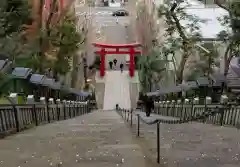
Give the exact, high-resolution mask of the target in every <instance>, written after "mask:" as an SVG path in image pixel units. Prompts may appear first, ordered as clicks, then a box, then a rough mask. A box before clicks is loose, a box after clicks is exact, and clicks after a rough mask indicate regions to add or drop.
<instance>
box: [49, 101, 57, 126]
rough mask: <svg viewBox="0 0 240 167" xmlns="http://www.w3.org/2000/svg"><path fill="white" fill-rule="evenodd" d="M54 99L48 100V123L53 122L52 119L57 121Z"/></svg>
mask: <svg viewBox="0 0 240 167" xmlns="http://www.w3.org/2000/svg"><path fill="white" fill-rule="evenodd" d="M54 107H55V106H54V99H53V98H49V99H48V122H51V119H52V120H54V119H55V116H56V115H55V112H54Z"/></svg>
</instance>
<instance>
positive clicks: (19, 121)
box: [3, 93, 23, 132]
mask: <svg viewBox="0 0 240 167" xmlns="http://www.w3.org/2000/svg"><path fill="white" fill-rule="evenodd" d="M8 98H9V100H10V102H11V104H12V111H13V113H14V120H15V123H16V129H17V132H19V131H20V130H21V127H22V125H23V119H22V114H21V111H20V110H19V109H18V107H17V104H18V95H17V93H11V94H10V95H9V96H8ZM3 118H5V117H3ZM5 121H6V120H5Z"/></svg>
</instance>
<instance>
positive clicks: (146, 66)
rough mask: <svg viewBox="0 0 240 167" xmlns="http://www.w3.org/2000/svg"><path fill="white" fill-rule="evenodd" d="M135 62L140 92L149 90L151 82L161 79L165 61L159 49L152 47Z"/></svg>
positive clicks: (155, 82)
mask: <svg viewBox="0 0 240 167" xmlns="http://www.w3.org/2000/svg"><path fill="white" fill-rule="evenodd" d="M137 63H138V64H137V65H138V73H139V80H140V83H141V88H142V92H150V91H152V86H153V84H158V83H159V82H160V80H161V79H162V75H163V72H164V71H165V70H166V62H165V60H164V59H163V57H162V56H161V55H160V51H159V50H157V49H153V50H152V51H151V52H150V53H149V54H148V55H143V56H141V57H139V59H138V62H137Z"/></svg>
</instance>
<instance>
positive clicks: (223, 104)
mask: <svg viewBox="0 0 240 167" xmlns="http://www.w3.org/2000/svg"><path fill="white" fill-rule="evenodd" d="M220 103H221V107H220V114H221V117H220V124H221V126H223V125H224V122H225V119H224V113H225V110H226V108H227V107H226V106H227V104H228V96H227V95H221V99H220ZM237 124H239V122H237Z"/></svg>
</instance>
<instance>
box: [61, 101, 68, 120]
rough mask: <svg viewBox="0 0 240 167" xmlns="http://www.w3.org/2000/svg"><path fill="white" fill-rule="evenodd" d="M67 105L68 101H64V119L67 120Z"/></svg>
mask: <svg viewBox="0 0 240 167" xmlns="http://www.w3.org/2000/svg"><path fill="white" fill-rule="evenodd" d="M66 105H67V101H66V100H63V101H62V106H63V107H62V108H63V119H67V108H66Z"/></svg>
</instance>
